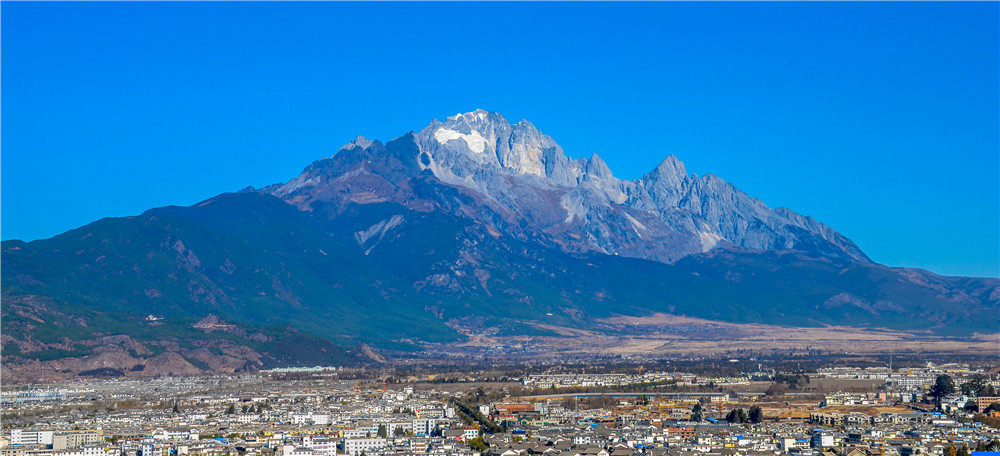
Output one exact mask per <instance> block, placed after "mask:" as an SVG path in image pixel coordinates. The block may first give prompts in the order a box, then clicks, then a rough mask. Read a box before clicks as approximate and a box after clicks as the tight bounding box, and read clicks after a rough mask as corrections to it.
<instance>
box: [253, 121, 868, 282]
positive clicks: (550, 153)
mask: <svg viewBox="0 0 1000 456" xmlns="http://www.w3.org/2000/svg"><path fill="white" fill-rule="evenodd" d="M410 136H411V135H405V136H403V137H401V138H398V140H402V141H403V142H409V141H410V140H411V139H412V142H413V143H414V144H413V145H411V147H401V148H397V150H396V152H395V154H393V153H392V152H390V151H387V150H385V147H384V146H383V145H382V143H380V142H378V141H372V140H368V139H365V138H364V137H361V136H359V137H358V139H356V140H355V141H353V142H351V143H348V144H346V145H345V146H344V147H343V148H341V151H340V152H338V154H340V155H346V154H350V155H352V156H356V157H357V158H354V159H351V160H348V161H351V162H353V161H362V160H363V161H364V163H359V164H358V166H357V167H354V168H350V169H346V168H342V167H338V170H339V171H341V173H339V174H336V175H330V174H323V173H322V171H320V170H321V169H324V168H325V166H323V165H321V163H322V161H321V162H317V163H316V164H314V165H313V166H311V167H309V168H307V169H306V170H305V171H304V172H303V173H302V174H301V175H300V176H298V177H296V178H295V179H292V180H291V181H290V182H288V183H286V184H279V185H275V186H271V187H268V188H267V189H265V191H266V192H268V193H271V194H273V195H275V196H278V197H280V198H283V199H285V200H286V201H289V202H291V203H293V204H296V205H298V207H300V209H302V208H309V204H308V203H306V204H303V203H302V202H303V201H304V200H316V199H320V200H324V201H332V200H336V199H338V198H339V197H340V195H339V194H324V190H323V188H324V187H325V186H329V185H331V184H332V183H331V182H324V179H326V180H327V181H329V180H335V181H339V182H342V183H346V182H351V181H359V182H360V181H364V180H365V179H367V177H363V176H366V175H372V174H374V175H381V174H384V173H386V172H387V170H388V168H391V169H392V171H391V172H389V173H388V175H385V176H384V177H385V179H386V180H387V181H389V183H390V184H391V183H392V182H398V179H399V178H400V177H401V176H405V175H414V174H416V173H418V172H430V173H431V174H432V175H433V176H434V177H436V178H437V179H438V180H440V181H441V182H443V183H445V184H448V185H450V186H453V187H455V188H457V189H459V190H460V191H462V192H463V193H465V194H467V195H468V196H470V197H471V198H472V199H473V200H474V203H473V204H472V205H463V204H458V205H456V206H454V207H453V208H452V213H453V214H455V215H459V216H463V217H468V218H470V219H473V220H476V221H477V222H479V223H486V224H489V225H491V226H494V227H496V228H497V229H499V230H500V231H501V232H504V233H505V234H509V235H514V236H516V237H518V238H520V239H526V240H527V239H530V240H533V241H535V242H539V243H541V244H543V245H546V246H555V247H558V248H560V249H562V250H563V251H566V252H573V253H583V252H598V253H605V254H614V255H624V256H628V257H634V258H643V259H649V260H654V261H659V262H663V263H673V262H675V261H677V260H678V259H680V258H683V257H685V256H687V255H691V254H695V253H701V252H707V251H709V250H711V249H713V248H715V247H717V246H719V247H735V248H741V249H747V250H751V251H769V250H807V251H811V252H816V253H819V254H821V255H824V256H836V257H842V258H845V259H849V260H852V261H860V262H870V261H871V260H870V259H869V258H868V257H867V256H866V255H865V254H864V252H862V251H861V249H859V248H858V247H857V246H856V245H855V244H854V243H853V242H851V241H850V240H849V239H847V238H846V237H844V236H843V235H841V234H839V233H837V232H836V231H834V230H833V229H832V228H830V227H828V226H826V225H824V224H822V223H820V222H818V221H816V220H814V219H813V218H811V217H804V216H801V215H799V214H797V213H795V212H793V211H792V210H790V209H786V208H777V209H771V208H769V207H767V206H766V205H765V204H764V203H763V202H761V201H760V200H758V199H756V198H753V197H750V196H749V195H747V194H745V193H743V192H741V191H740V190H739V189H737V188H735V187H734V186H733V185H731V184H729V183H727V182H725V181H724V180H722V179H721V178H719V177H717V176H715V175H712V174H707V175H705V176H703V177H698V176H697V175H690V174H688V173H687V170H686V169H685V167H684V164H683V163H682V162H681V161H680V160H679V159H677V157H675V156H673V155H670V156H668V157H667V158H666V159H664V160H663V161H662V162H661V163H660V164H659V165H658V166H656V168H655V169H653V170H652V171H651V172H650V173H648V174H646V175H645V176H643V177H641V178H639V179H636V180H634V181H627V180H620V179H618V178H616V177H615V176H614V175H613V173H612V171H611V170H610V169H609V168H608V166H607V164H606V163H605V162H604V160H602V159H601V158H600V157H599V156H598V155H596V154H594V155H593V156H592V157H591V158H590V159H582V158H578V159H570V158H569V157H568V156H567V155H566V154H565V153H564V151H563V150H562V148H561V147H560V146H559V145H558V144H557V143H556V142H555V141H554V140H553V139H552V138H550V137H548V136H546V135H544V134H543V133H541V132H540V131H539V130H538V129H537V128H535V126H534V125H532V124H531V123H530V122H528V121H526V120H522V121H520V122H518V123H516V124H513V125H511V124H510V123H509V122H508V121H507V120H506V119H505V118H504V117H503V116H501V115H500V114H498V113H495V112H486V111H483V110H477V111H473V112H469V113H465V114H458V115H455V116H452V117H449V118H447V120H446V121H445V122H439V121H437V120H435V121H433V122H431V123H430V124H429V125H428V126H426V127H425V128H423V129H422V130H420V131H419V132H417V133H415V134H412V138H410ZM385 154H390V155H394V156H395V158H396V159H397V162H396V163H394V164H393V166H390V167H386V166H384V165H385V164H386V163H385V162H384V160H385V157H386V155H385ZM337 159H338V157H337V154H335V155H334V156H333V157H331V158H330V159H328V160H337ZM355 178H357V179H355ZM367 183H368V184H370V183H371V182H367ZM363 185H364V184H362V186H363ZM340 188H341V190H343V189H344V188H346V187H343V186H342V187H340ZM351 198H352V199H351V200H352V201H354V202H359V203H360V202H363V201H370V202H381V201H394V202H397V203H402V204H409V205H410V206H411V207H413V208H415V206H414V205H413V200H414V195H412V194H410V193H408V192H407V191H406V190H405V189H402V190H401V189H399V188H398V187H395V186H393V185H386V186H376V187H367V188H366V192H363V193H358V194H355V195H354V196H351ZM364 198H367V200H365V199H364ZM432 208H433V209H432ZM440 209H441V207H440V205H435V204H430V205H427V206H426V210H440Z"/></svg>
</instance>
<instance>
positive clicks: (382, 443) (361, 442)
mask: <svg viewBox="0 0 1000 456" xmlns="http://www.w3.org/2000/svg"><path fill="white" fill-rule="evenodd" d="M387 446H388V445H387V443H386V440H385V439H344V452H345V453H347V454H349V455H351V456H358V455H360V454H361V453H362V452H366V453H369V452H372V451H373V450H382V449H385V448H386V447H387Z"/></svg>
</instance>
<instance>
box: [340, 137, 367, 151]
mask: <svg viewBox="0 0 1000 456" xmlns="http://www.w3.org/2000/svg"><path fill="white" fill-rule="evenodd" d="M374 143H375V141H374V140H371V139H368V138H365V137H364V136H361V135H358V137H357V138H354V141H351V142H349V143H347V144H344V145H343V146H340V149H339V150H344V149H347V150H351V149H354V148H356V147H360V148H361V150H365V149H367V148H369V147H371V145H372V144H374Z"/></svg>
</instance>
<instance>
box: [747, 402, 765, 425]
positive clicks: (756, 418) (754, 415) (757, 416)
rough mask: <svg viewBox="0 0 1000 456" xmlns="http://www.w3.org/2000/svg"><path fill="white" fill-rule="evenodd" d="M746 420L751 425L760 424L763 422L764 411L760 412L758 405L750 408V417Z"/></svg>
mask: <svg viewBox="0 0 1000 456" xmlns="http://www.w3.org/2000/svg"><path fill="white" fill-rule="evenodd" d="M748 418H749V421H750V422H751V423H760V422H761V421H764V411H763V410H761V408H760V406H759V405H755V406H753V407H750V416H749V417H748Z"/></svg>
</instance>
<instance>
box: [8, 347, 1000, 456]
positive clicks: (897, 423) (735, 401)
mask: <svg viewBox="0 0 1000 456" xmlns="http://www.w3.org/2000/svg"><path fill="white" fill-rule="evenodd" d="M535 370H536V371H537V372H534V373H522V374H517V373H515V372H513V371H510V370H508V371H504V370H492V371H481V372H477V373H471V374H466V373H461V371H455V372H445V371H442V372H439V373H431V374H420V375H411V374H408V373H406V372H403V371H399V372H394V371H392V370H389V369H368V370H366V369H352V368H336V367H316V368H284V369H273V370H269V371H260V372H257V373H246V374H233V375H217V376H203V377H171V376H168V377H161V378H155V379H136V378H123V377H119V378H92V379H86V378H84V379H79V380H76V381H72V382H68V383H59V384H49V385H37V384H36V385H22V386H19V387H5V390H4V391H3V393H2V402H3V403H2V405H3V437H2V440H0V442H2V443H3V445H4V447H3V449H2V452H3V453H2V454H3V456H151V455H156V456H169V455H234V456H236V455H239V456H247V455H275V456H313V455H315V456H334V455H338V454H341V455H343V454H346V455H351V456H361V455H364V456H383V455H400V456H403V455H406V456H410V455H467V456H476V455H494V456H518V455H522V454H530V455H534V454H544V455H547V456H557V455H564V456H582V455H587V456H610V455H617V456H628V455H655V456H662V455H674V456H676V455H687V454H699V455H735V454H741V455H742V454H747V455H750V454H771V455H777V454H795V455H803V456H807V455H831V456H832V455H850V456H865V455H876V454H877V455H885V454H890V455H894V454H899V455H901V456H910V455H916V454H927V455H941V456H948V455H960V454H969V452H970V451H997V450H1000V429H998V426H1000V396H998V395H997V393H996V390H997V388H998V387H1000V380H998V376H997V372H996V369H992V370H989V371H984V370H982V369H977V368H970V367H969V366H968V365H958V364H943V365H933V364H928V365H926V366H922V367H919V368H917V367H907V368H897V369H889V368H887V367H868V368H849V367H836V368H821V369H816V370H815V371H813V372H808V373H805V372H773V371H768V370H767V369H763V370H758V371H756V372H747V373H740V374H739V375H727V376H714V377H713V376H704V375H696V374H693V373H686V372H666V371H657V372H647V371H645V368H643V367H642V366H638V367H619V368H616V369H609V371H608V372H607V373H593V372H577V373H573V372H567V369H565V368H563V367H553V368H549V369H535ZM614 371H617V372H614Z"/></svg>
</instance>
